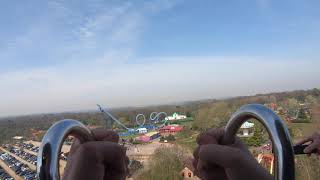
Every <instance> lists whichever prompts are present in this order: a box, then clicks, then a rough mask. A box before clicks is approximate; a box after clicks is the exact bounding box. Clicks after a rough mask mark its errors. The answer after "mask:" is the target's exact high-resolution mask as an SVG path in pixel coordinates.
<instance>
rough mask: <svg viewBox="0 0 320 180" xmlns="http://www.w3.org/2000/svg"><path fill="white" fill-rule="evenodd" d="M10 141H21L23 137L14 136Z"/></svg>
mask: <svg viewBox="0 0 320 180" xmlns="http://www.w3.org/2000/svg"><path fill="white" fill-rule="evenodd" d="M12 139H14V140H23V139H24V137H23V136H14V137H12Z"/></svg>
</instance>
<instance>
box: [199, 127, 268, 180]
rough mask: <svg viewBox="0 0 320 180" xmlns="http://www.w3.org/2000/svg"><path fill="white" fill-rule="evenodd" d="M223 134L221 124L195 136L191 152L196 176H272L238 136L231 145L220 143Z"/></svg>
mask: <svg viewBox="0 0 320 180" xmlns="http://www.w3.org/2000/svg"><path fill="white" fill-rule="evenodd" d="M223 136H224V129H222V128H220V129H211V130H209V131H208V132H206V133H202V134H200V135H199V136H198V138H197V143H198V147H197V149H196V150H195V152H194V154H193V155H194V161H193V166H194V168H195V174H196V175H197V176H199V177H200V178H201V179H203V180H207V179H210V180H211V179H218V180H238V179H239V180H243V179H259V180H271V179H273V177H272V176H271V175H270V174H269V173H268V172H267V171H266V170H265V169H264V168H263V167H262V166H260V165H259V164H258V162H257V161H256V160H255V159H254V157H253V156H252V155H251V154H250V152H249V150H248V148H247V147H246V146H245V145H244V144H242V142H241V141H240V139H239V138H236V140H235V143H234V144H232V145H221V141H222V138H223Z"/></svg>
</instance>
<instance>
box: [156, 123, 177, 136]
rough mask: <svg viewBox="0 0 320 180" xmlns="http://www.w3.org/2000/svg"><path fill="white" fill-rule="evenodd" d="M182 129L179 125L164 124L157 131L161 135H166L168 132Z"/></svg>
mask: <svg viewBox="0 0 320 180" xmlns="http://www.w3.org/2000/svg"><path fill="white" fill-rule="evenodd" d="M182 130H183V127H182V126H179V125H169V126H164V127H162V128H161V129H159V132H160V133H161V134H162V135H168V134H176V133H177V132H180V131H182Z"/></svg>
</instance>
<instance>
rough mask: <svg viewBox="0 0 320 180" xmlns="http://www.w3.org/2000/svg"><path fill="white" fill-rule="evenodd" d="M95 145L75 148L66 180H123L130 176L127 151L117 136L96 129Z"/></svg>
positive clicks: (76, 141) (94, 132)
mask: <svg viewBox="0 0 320 180" xmlns="http://www.w3.org/2000/svg"><path fill="white" fill-rule="evenodd" d="M92 134H93V136H94V138H95V141H90V142H85V143H83V144H80V143H79V141H78V140H77V139H75V140H74V143H73V144H72V147H71V150H70V153H69V156H68V161H67V166H66V168H65V172H64V175H63V180H74V179H77V180H88V179H92V180H107V179H108V180H124V179H126V176H127V174H128V163H129V159H128V157H127V156H126V149H125V148H124V147H123V146H120V145H119V144H118V141H119V136H118V134H117V133H115V132H113V131H110V130H105V129H96V130H93V131H92Z"/></svg>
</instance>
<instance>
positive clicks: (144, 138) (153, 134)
mask: <svg viewBox="0 0 320 180" xmlns="http://www.w3.org/2000/svg"><path fill="white" fill-rule="evenodd" d="M160 136H161V135H160V133H158V132H149V133H147V134H145V135H141V136H139V137H137V138H136V140H137V141H141V142H149V141H152V140H154V139H157V138H159V137H160Z"/></svg>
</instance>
